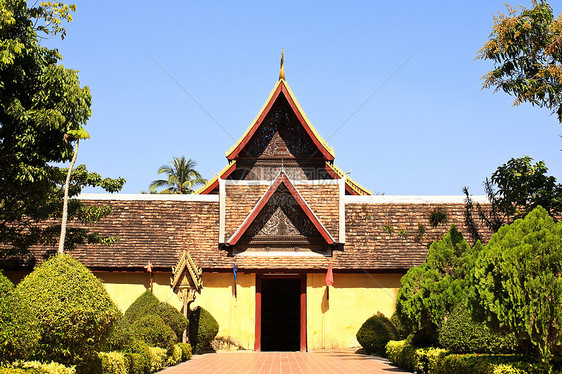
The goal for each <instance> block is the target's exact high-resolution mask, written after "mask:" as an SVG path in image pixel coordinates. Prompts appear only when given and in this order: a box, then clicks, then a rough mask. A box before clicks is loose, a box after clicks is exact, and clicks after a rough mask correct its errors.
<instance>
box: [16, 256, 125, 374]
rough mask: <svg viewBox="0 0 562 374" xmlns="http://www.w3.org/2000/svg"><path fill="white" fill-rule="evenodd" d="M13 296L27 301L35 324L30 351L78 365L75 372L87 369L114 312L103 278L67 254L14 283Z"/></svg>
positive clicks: (43, 358) (115, 309) (113, 305)
mask: <svg viewBox="0 0 562 374" xmlns="http://www.w3.org/2000/svg"><path fill="white" fill-rule="evenodd" d="M15 296H16V297H17V298H18V300H19V301H20V302H22V303H24V304H26V305H28V306H29V310H30V313H31V316H32V317H33V318H34V319H35V320H36V321H37V324H38V329H39V332H40V339H39V343H38V345H37V348H36V349H35V352H34V356H35V357H36V358H38V359H40V360H42V361H51V360H53V361H56V362H60V363H63V364H70V365H78V368H77V371H78V372H80V373H87V372H88V368H89V367H91V366H92V365H91V362H93V361H95V360H96V358H97V351H99V350H100V348H101V347H102V345H103V344H104V342H105V339H106V338H107V336H108V335H109V332H110V331H111V328H112V326H113V324H114V322H115V321H116V320H117V318H118V317H119V311H118V309H117V307H116V306H115V304H114V303H113V301H112V300H111V298H110V297H109V295H108V294H107V291H106V290H105V288H104V286H103V284H102V282H101V281H100V280H99V279H98V278H96V277H95V276H94V275H93V274H92V272H91V271H89V270H88V269H87V268H86V267H85V266H83V265H82V264H81V263H80V262H79V261H77V260H75V259H74V258H72V257H71V256H69V255H57V256H54V257H52V258H51V259H49V260H48V261H46V262H44V263H42V264H41V265H39V266H37V267H36V268H35V270H34V271H33V272H32V273H31V274H29V275H28V276H27V277H25V279H24V280H23V281H22V282H21V283H20V284H19V285H18V286H17V287H16V292H15Z"/></svg>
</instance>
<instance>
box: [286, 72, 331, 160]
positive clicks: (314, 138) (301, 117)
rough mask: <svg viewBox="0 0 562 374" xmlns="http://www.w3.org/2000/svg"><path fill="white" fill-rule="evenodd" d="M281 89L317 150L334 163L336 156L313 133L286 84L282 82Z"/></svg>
mask: <svg viewBox="0 0 562 374" xmlns="http://www.w3.org/2000/svg"><path fill="white" fill-rule="evenodd" d="M279 86H280V87H281V91H282V92H283V94H284V95H285V98H286V99H287V101H288V102H289V105H290V106H291V109H293V112H294V113H295V115H296V116H297V118H298V119H299V122H300V123H301V125H302V126H303V127H304V129H305V131H306V133H307V134H308V136H309V137H310V138H311V139H312V141H313V142H314V144H315V145H316V148H318V149H319V150H320V152H322V155H323V156H324V158H325V159H326V160H328V161H333V160H334V156H332V155H331V154H330V152H328V150H327V149H326V148H324V146H323V145H322V143H320V141H319V140H318V138H317V137H316V135H315V134H314V133H313V132H312V129H311V128H310V127H309V126H308V124H307V123H306V121H305V119H304V117H303V115H302V113H301V112H300V110H299V109H298V107H297V104H296V103H295V102H294V101H293V98H292V97H291V95H290V94H289V91H288V90H287V87H286V86H285V83H284V82H281V84H280V85H279Z"/></svg>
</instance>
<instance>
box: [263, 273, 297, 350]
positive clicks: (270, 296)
mask: <svg viewBox="0 0 562 374" xmlns="http://www.w3.org/2000/svg"><path fill="white" fill-rule="evenodd" d="M300 332H301V279H300V278H271V279H268V278H263V279H262V280H261V350H262V351H298V350H300V348H301V347H300V340H301V339H300Z"/></svg>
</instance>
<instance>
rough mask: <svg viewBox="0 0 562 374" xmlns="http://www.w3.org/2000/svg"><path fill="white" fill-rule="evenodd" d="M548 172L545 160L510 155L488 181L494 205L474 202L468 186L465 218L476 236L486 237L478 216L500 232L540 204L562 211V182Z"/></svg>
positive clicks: (487, 193)
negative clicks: (480, 228)
mask: <svg viewBox="0 0 562 374" xmlns="http://www.w3.org/2000/svg"><path fill="white" fill-rule="evenodd" d="M547 172H548V168H547V167H546V165H545V163H544V162H543V161H539V162H536V163H535V164H533V159H532V158H531V157H528V156H526V157H521V158H512V159H510V160H509V161H508V162H507V163H505V164H503V165H501V166H500V167H498V168H497V169H496V171H495V172H494V173H493V174H492V176H491V178H490V179H488V178H486V180H485V181H484V188H485V190H486V195H487V197H488V201H489V202H490V207H482V206H481V205H480V204H474V203H473V202H472V199H471V198H470V195H469V193H468V188H466V187H465V188H464V193H465V195H466V205H465V222H466V224H467V226H468V228H469V231H470V233H471V236H472V237H473V239H474V240H482V236H481V234H480V232H479V230H478V226H477V224H476V220H475V216H476V218H477V219H478V220H480V222H482V223H483V224H484V226H485V227H486V228H488V229H489V230H491V231H492V232H497V231H498V230H499V229H500V227H502V226H503V225H505V224H507V223H511V222H513V221H514V220H516V219H518V218H523V217H525V215H527V213H529V212H530V211H532V210H533V209H535V208H536V207H537V206H539V205H540V206H542V207H543V208H544V209H546V210H547V212H548V213H549V214H551V215H556V214H559V213H560V212H562V184H560V183H557V181H556V178H555V177H553V176H548V175H547Z"/></svg>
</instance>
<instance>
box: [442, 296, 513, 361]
mask: <svg viewBox="0 0 562 374" xmlns="http://www.w3.org/2000/svg"><path fill="white" fill-rule="evenodd" d="M439 345H440V346H442V347H444V348H447V349H448V350H450V351H452V352H456V353H513V352H516V349H517V340H516V339H515V336H514V335H513V334H507V333H506V334H502V333H499V332H493V331H491V330H490V328H489V327H488V326H487V325H486V324H485V323H483V322H474V321H473V320H472V315H471V313H470V310H469V309H468V306H467V305H466V303H462V304H459V305H458V306H457V307H456V308H455V310H453V312H452V313H451V315H450V316H449V317H447V318H446V319H445V320H444V322H443V324H442V325H441V329H440V331H439Z"/></svg>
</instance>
